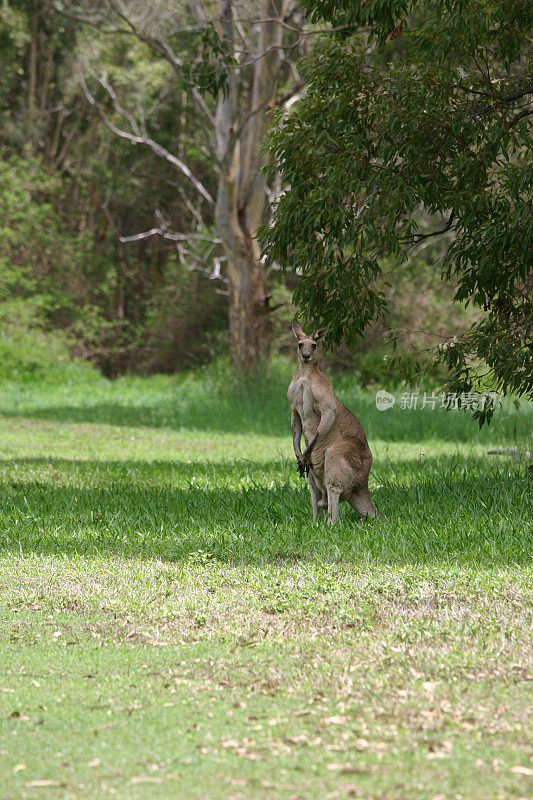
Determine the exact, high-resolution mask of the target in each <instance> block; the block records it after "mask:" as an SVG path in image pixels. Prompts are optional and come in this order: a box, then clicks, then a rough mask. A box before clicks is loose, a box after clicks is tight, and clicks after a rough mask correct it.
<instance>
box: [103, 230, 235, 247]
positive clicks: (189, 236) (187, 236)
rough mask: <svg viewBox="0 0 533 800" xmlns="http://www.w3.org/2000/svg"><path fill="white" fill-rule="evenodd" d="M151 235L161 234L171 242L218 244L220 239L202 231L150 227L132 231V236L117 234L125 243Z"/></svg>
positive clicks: (147, 237) (138, 240)
mask: <svg viewBox="0 0 533 800" xmlns="http://www.w3.org/2000/svg"><path fill="white" fill-rule="evenodd" d="M152 236H161V238H162V239H168V240H169V241H171V242H188V241H191V240H196V241H199V242H210V243H212V244H220V243H221V240H220V239H219V238H218V237H216V236H208V235H205V234H203V233H172V232H171V231H166V230H164V228H150V230H149V231H143V232H142V233H134V234H133V235H132V236H119V240H120V241H121V242H122V243H123V244H126V243H127V242H140V241H142V240H143V239H149V238H150V237H152Z"/></svg>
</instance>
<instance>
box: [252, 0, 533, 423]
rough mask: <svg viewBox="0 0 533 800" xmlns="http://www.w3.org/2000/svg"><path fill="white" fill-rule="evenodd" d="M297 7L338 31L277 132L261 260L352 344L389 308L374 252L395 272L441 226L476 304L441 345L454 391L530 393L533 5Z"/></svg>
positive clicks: (439, 233) (461, 290)
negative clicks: (274, 194)
mask: <svg viewBox="0 0 533 800" xmlns="http://www.w3.org/2000/svg"><path fill="white" fill-rule="evenodd" d="M304 6H305V7H306V9H307V13H308V15H309V17H310V18H311V20H312V21H318V20H320V19H324V20H327V21H329V22H331V23H332V25H334V26H335V27H339V28H342V30H339V32H338V34H337V36H336V37H335V38H333V40H328V42H326V43H324V44H323V46H322V47H320V48H317V50H316V51H315V53H314V55H312V56H311V58H310V59H309V60H308V61H307V63H306V71H307V77H308V80H309V89H308V91H307V93H306V95H305V97H304V98H303V99H302V100H301V102H300V103H299V104H298V105H297V106H296V107H295V110H294V111H293V112H292V113H291V114H290V116H288V117H280V118H279V119H278V125H277V127H276V130H275V132H274V134H273V136H272V140H271V148H272V151H273V155H274V157H275V159H276V162H277V163H278V164H279V165H280V168H281V171H282V175H283V179H284V181H285V185H286V187H287V191H286V192H285V194H284V195H283V196H282V197H281V199H280V201H279V202H278V204H277V207H276V209H275V217H274V220H275V224H274V227H273V228H272V229H271V230H270V231H268V232H266V233H265V237H266V248H267V253H268V257H269V258H270V259H271V260H274V259H276V260H278V261H279V262H280V263H282V264H283V265H284V267H286V268H291V269H294V270H298V271H299V272H301V279H300V282H299V286H298V289H297V294H296V301H297V302H298V303H299V304H300V306H301V307H302V309H303V310H304V311H305V312H306V313H307V315H308V316H309V317H312V318H313V319H314V320H315V322H323V321H324V322H325V321H327V322H329V323H330V325H331V327H330V332H331V333H330V338H331V339H332V340H333V341H336V342H339V341H340V340H341V338H343V339H345V340H346V341H347V342H348V343H349V344H354V342H355V340H356V338H357V337H358V336H360V335H361V334H362V332H363V330H364V328H365V326H366V325H367V323H369V322H370V321H371V320H372V319H375V318H378V317H382V316H383V315H384V314H385V313H386V303H385V297H384V294H383V292H382V290H381V289H380V288H379V286H382V285H383V283H382V264H383V261H384V259H385V258H386V259H388V260H389V262H390V259H391V258H392V259H394V262H395V263H396V264H397V265H398V266H397V268H399V269H401V268H402V264H405V263H406V261H408V260H409V259H410V258H411V257H412V256H413V254H414V253H415V252H416V251H417V249H420V247H421V246H423V244H424V243H425V242H426V241H427V240H430V241H431V242H433V241H436V240H438V239H439V237H440V238H442V239H443V248H442V250H443V253H444V256H443V259H442V272H443V279H444V280H454V281H455V282H456V285H457V291H456V299H457V300H458V301H467V302H470V303H473V304H475V306H477V307H479V308H480V309H481V310H482V311H483V312H484V313H483V314H482V316H481V319H480V320H479V321H478V322H476V323H475V324H474V325H473V326H472V327H471V328H470V329H469V330H468V331H467V332H466V333H465V334H464V335H463V336H460V337H454V338H453V339H450V341H448V342H445V343H443V344H441V345H440V347H437V348H436V358H437V360H438V359H440V360H441V361H444V362H445V363H446V364H447V366H448V367H449V369H450V377H449V382H448V388H449V390H450V391H457V392H468V391H472V390H475V389H476V388H479V387H480V386H481V385H482V383H483V381H487V380H490V382H491V384H492V386H493V388H496V389H498V390H500V391H502V392H503V393H508V392H515V393H517V394H518V395H522V396H524V395H525V396H528V397H530V398H531V397H533V338H532V327H533V311H532V289H533V271H532V263H533V260H532V253H533V214H532V203H531V200H532V192H531V189H532V185H533V183H532V178H533V159H532V150H531V119H532V115H533V105H532V97H533V58H532V55H533V54H532V41H533V38H532V30H533V4H532V3H530V2H520V1H519V0H514V2H513V1H512V0H510V1H509V2H501V1H500V0H497V1H495V2H489V1H488V0H466V1H462V2H455V0H432V1H430V2H386V0H381V2H379V1H378V0H374V1H373V2H362V1H361V2H354V0H304ZM363 29H364V30H363ZM356 30H358V31H359V32H358V33H354V31H356ZM435 219H438V220H440V222H437V224H433V225H431V226H430V225H429V221H434V220H435ZM413 302H416V297H413ZM489 415H490V411H489ZM476 416H477V417H478V419H479V421H480V423H482V422H483V421H485V419H486V418H487V416H488V415H487V412H483V411H479V412H476ZM488 418H489V419H490V416H489V417H488Z"/></svg>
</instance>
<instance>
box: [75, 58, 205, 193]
mask: <svg viewBox="0 0 533 800" xmlns="http://www.w3.org/2000/svg"><path fill="white" fill-rule="evenodd" d="M79 77H80V82H81V85H82V89H83V91H84V94H85V96H86V98H87V100H88V101H89V103H90V105H91V106H93V108H95V109H96V110H97V112H98V114H99V115H100V117H101V119H102V121H103V123H104V124H105V125H106V127H107V128H109V130H110V131H112V133H114V134H116V136H119V137H120V138H121V139H126V140H127V141H129V142H131V143H132V144H142V145H144V146H145V147H148V148H149V149H150V150H152V152H154V153H155V154H156V155H157V156H159V157H160V158H163V159H165V160H166V161H168V162H169V164H172V166H173V167H175V168H176V169H177V170H178V171H179V172H181V174H182V175H184V177H186V178H187V179H188V180H189V181H190V182H191V183H192V185H193V186H194V188H195V189H196V191H197V192H199V194H201V195H202V197H203V198H204V199H205V200H207V202H208V203H209V205H211V206H214V205H215V201H214V200H213V198H212V197H211V195H210V194H209V192H208V191H207V189H206V188H205V186H204V185H203V183H202V182H201V181H200V180H198V178H197V177H196V176H195V175H193V173H192V172H191V170H190V169H189V167H188V166H187V165H186V164H184V163H183V161H181V159H179V158H177V157H176V156H175V155H173V154H172V153H171V152H169V151H168V150H167V149H166V148H164V147H162V146H161V145H160V144H158V143H157V142H155V141H154V140H153V139H152V138H150V137H149V136H146V135H145V134H143V133H141V130H140V128H139V125H138V124H137V122H136V121H135V119H134V118H133V117H132V115H131V114H130V113H129V112H127V111H126V110H125V109H124V108H123V107H122V106H121V105H120V103H119V101H118V97H117V95H116V92H115V90H114V89H113V87H112V86H111V84H110V83H109V81H108V79H107V76H106V75H103V76H101V77H98V76H97V75H96V74H94V77H95V78H96V80H97V81H98V83H99V84H100V86H102V87H103V88H104V89H105V90H106V92H107V93H108V95H109V97H110V98H111V100H112V103H113V108H114V109H115V111H116V112H117V114H119V115H120V116H121V117H122V118H123V119H125V120H126V121H127V122H128V123H129V125H130V128H131V131H132V132H131V133H130V132H128V131H126V130H124V129H123V128H119V127H117V126H116V125H115V124H114V123H113V122H111V120H110V119H109V118H108V117H107V115H106V114H105V113H104V111H103V109H102V108H101V106H100V105H99V103H97V101H96V99H95V98H94V96H93V95H92V94H91V92H90V91H89V88H88V86H87V83H86V81H85V76H84V75H83V71H82V70H81V68H80V69H79Z"/></svg>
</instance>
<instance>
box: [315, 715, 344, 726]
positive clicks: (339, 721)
mask: <svg viewBox="0 0 533 800" xmlns="http://www.w3.org/2000/svg"><path fill="white" fill-rule="evenodd" d="M321 722H322V725H345V724H346V723H347V722H348V717H342V716H335V717H324V719H322V720H321Z"/></svg>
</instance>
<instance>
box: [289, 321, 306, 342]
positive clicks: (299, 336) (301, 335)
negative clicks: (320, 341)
mask: <svg viewBox="0 0 533 800" xmlns="http://www.w3.org/2000/svg"><path fill="white" fill-rule="evenodd" d="M292 332H293V333H294V335H295V336H296V338H297V339H298V340H300V339H306V338H307V337H306V335H305V333H304V332H303V330H302V329H301V327H300V325H298V323H297V322H293V323H292Z"/></svg>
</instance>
